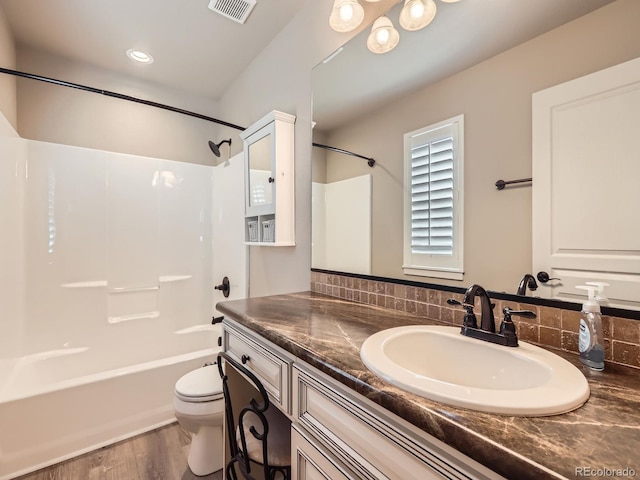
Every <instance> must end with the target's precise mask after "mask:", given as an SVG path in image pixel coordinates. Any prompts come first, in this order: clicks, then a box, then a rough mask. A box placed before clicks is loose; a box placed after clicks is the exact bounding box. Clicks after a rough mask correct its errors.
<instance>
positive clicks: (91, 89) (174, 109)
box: [0, 67, 246, 130]
mask: <svg viewBox="0 0 640 480" xmlns="http://www.w3.org/2000/svg"><path fill="white" fill-rule="evenodd" d="M0 73H6V74H9V75H15V76H16V77H23V78H29V79H31V80H38V81H40V82H45V83H52V84H54V85H60V86H63V87H69V88H76V89H78V90H84V91H85V92H91V93H99V94H101V95H105V96H107V97H113V98H119V99H120V100H127V101H129V102H134V103H141V104H143V105H148V106H150V107H156V108H161V109H163V110H169V111H170V112H175V113H181V114H183V115H188V116H190V117H195V118H199V119H201V120H207V121H209V122H213V123H217V124H219V125H224V126H225V127H231V128H235V129H236V130H246V129H245V128H244V127H240V126H238V125H234V124H233V123H229V122H225V121H224V120H219V119H217V118H213V117H209V116H207V115H202V114H200V113H195V112H190V111H189V110H183V109H182V108H177V107H172V106H171V105H165V104H164V103H158V102H152V101H151V100H143V99H141V98H137V97H132V96H130V95H124V94H122V93H116V92H110V91H109V90H102V89H100V88H94V87H89V86H87V85H80V84H78V83H71V82H65V81H64V80H57V79H55V78H50V77H43V76H42V75H36V74H33V73H26V72H20V71H18V70H11V69H9V68H3V67H0Z"/></svg>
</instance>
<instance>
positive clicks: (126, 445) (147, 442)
mask: <svg viewBox="0 0 640 480" xmlns="http://www.w3.org/2000/svg"><path fill="white" fill-rule="evenodd" d="M190 443H191V437H190V435H189V433H188V432H186V431H185V430H183V429H182V428H181V427H180V425H178V424H177V423H172V424H170V425H167V426H166V427H162V428H159V429H157V430H153V431H151V432H147V433H143V434H142V435H138V436H136V437H133V438H130V439H128V440H124V441H122V442H118V443H115V444H113V445H109V446H107V447H103V448H101V449H98V450H94V451H93V452H89V453H86V454H84V455H80V456H78V457H75V458H72V459H70V460H67V461H65V462H61V463H58V464H55V465H52V466H51V467H47V468H44V469H42V470H38V471H37V472H33V473H30V474H28V475H23V476H21V477H18V478H17V479H15V480H198V479H201V480H222V470H220V471H219V472H215V473H213V474H211V475H207V476H204V477H197V476H195V475H194V474H193V473H191V470H189V467H188V466H187V455H188V454H189V445H190Z"/></svg>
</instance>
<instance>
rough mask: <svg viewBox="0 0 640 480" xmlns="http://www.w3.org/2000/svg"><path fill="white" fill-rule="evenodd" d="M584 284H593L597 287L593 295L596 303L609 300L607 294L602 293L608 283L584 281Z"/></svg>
mask: <svg viewBox="0 0 640 480" xmlns="http://www.w3.org/2000/svg"><path fill="white" fill-rule="evenodd" d="M584 283H585V285H593V286H594V287H596V288H597V289H598V291H597V293H596V294H595V296H594V297H593V299H594V300H596V301H597V302H598V303H600V304H602V302H606V301H607V300H609V299H608V298H607V296H606V295H605V294H604V287H608V286H609V284H608V283H605V282H584Z"/></svg>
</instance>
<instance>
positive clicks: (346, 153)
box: [313, 142, 376, 167]
mask: <svg viewBox="0 0 640 480" xmlns="http://www.w3.org/2000/svg"><path fill="white" fill-rule="evenodd" d="M313 146H314V147H318V148H324V149H325V150H331V151H332V152H337V153H342V154H344V155H351V156H353V157H358V158H363V159H365V160H366V161H367V164H368V165H369V166H370V167H373V166H374V165H375V163H376V161H375V160H374V159H373V158H371V157H365V156H364V155H358V154H357V153H353V152H350V151H349V150H344V149H342V148H336V147H330V146H329V145H322V144H320V143H315V142H314V143H313Z"/></svg>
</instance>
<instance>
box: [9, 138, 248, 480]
mask: <svg viewBox="0 0 640 480" xmlns="http://www.w3.org/2000/svg"><path fill="white" fill-rule="evenodd" d="M0 133H4V135H1V134H0V232H2V235H0V301H1V303H0V304H2V306H3V314H2V316H0V332H1V334H0V480H5V479H8V478H13V477H15V476H17V475H19V474H23V473H27V472H29V471H33V470H36V469H38V468H41V467H43V466H45V465H48V464H51V463H54V462H57V461H60V460H63V459H66V458H69V457H71V456H74V455H77V454H79V453H82V452H86V451H89V450H91V449H94V448H96V447H100V446H103V445H106V444H108V443H111V442H113V441H117V440H120V439H122V438H126V437H128V436H131V435H135V434H138V433H141V432H143V431H145V430H149V429H153V428H156V427H157V426H159V425H162V424H165V423H168V422H172V421H175V416H174V412H173V394H174V385H175V382H176V380H177V379H178V378H180V377H181V376H182V375H184V374H185V373H187V372H189V371H191V370H193V369H195V368H198V367H201V366H202V365H203V364H204V363H207V362H212V361H214V360H215V355H216V353H217V351H219V347H218V346H217V338H218V336H219V335H220V327H219V325H216V326H212V325H211V317H212V316H213V315H214V314H215V312H214V302H215V301H216V299H214V291H213V285H214V284H216V283H215V282H214V279H213V265H214V261H213V252H214V249H213V248H212V244H213V226H212V225H213V223H212V221H213V218H212V217H213V184H214V182H213V176H214V171H215V170H216V169H214V168H213V167H208V166H203V165H195V164H186V163H180V162H173V161H170V160H162V159H154V158H147V157H139V156H133V155H125V154H118V153H112V152H105V151H97V150H91V149H85V148H77V147H72V146H65V145H56V144H49V143H43V142H36V141H31V140H25V139H21V138H19V137H16V136H15V135H9V133H7V132H4V131H3V132H0ZM234 181H235V180H234ZM236 190H237V191H238V192H239V199H237V201H238V202H242V185H241V182H240V184H238V185H236ZM231 201H236V199H232V200H231ZM216 228H217V227H216ZM242 234H243V232H239V235H240V238H242V237H241V235H242ZM221 254H224V253H223V252H221ZM244 261H245V260H244V258H242V259H238V263H242V264H243V265H244ZM230 275H232V274H230ZM234 280H235V281H237V280H239V279H234ZM242 290H243V289H242V288H237V289H236V291H242Z"/></svg>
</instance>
